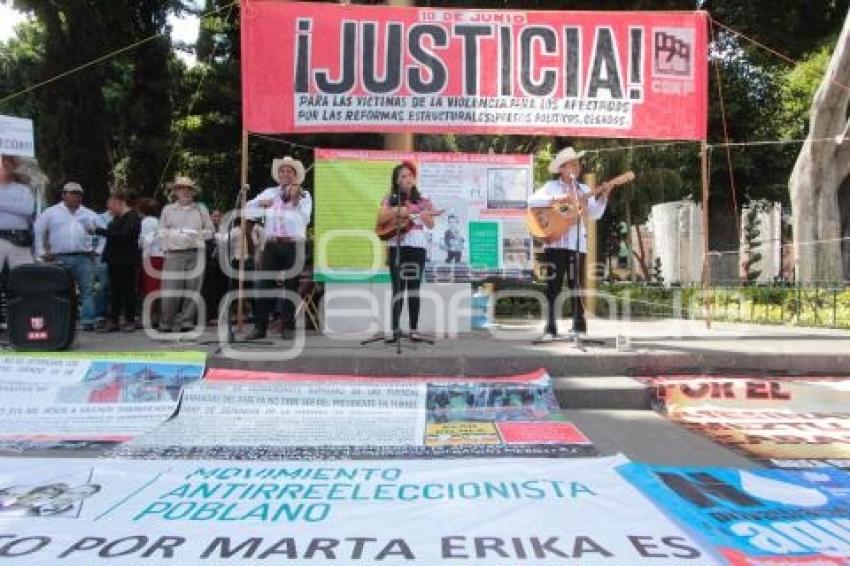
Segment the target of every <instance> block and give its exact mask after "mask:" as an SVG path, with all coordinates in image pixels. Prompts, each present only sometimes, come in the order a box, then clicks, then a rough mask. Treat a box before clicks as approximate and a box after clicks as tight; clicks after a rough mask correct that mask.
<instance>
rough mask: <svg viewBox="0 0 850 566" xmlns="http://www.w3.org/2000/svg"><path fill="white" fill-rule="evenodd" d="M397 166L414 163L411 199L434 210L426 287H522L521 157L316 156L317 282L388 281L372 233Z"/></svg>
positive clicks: (525, 159) (527, 178)
mask: <svg viewBox="0 0 850 566" xmlns="http://www.w3.org/2000/svg"><path fill="white" fill-rule="evenodd" d="M402 161H412V162H413V163H415V164H416V166H417V168H418V171H417V173H418V176H417V186H418V188H419V190H420V192H421V193H422V194H423V195H424V196H425V197H427V198H428V199H430V200H431V202H432V203H433V205H434V207H435V208H436V209H438V210H440V211H442V214H440V215H439V216H437V217H436V218H435V222H434V227H433V229H430V230H426V231H425V234H426V238H427V243H428V245H427V261H426V266H425V280H426V281H429V282H434V281H436V282H453V283H467V282H471V281H480V280H484V279H490V278H499V279H517V280H531V278H532V274H533V241H532V238H531V235H530V234H529V232H528V230H527V229H526V226H525V210H526V203H527V200H528V197H529V196H530V195H531V192H532V191H533V182H534V174H533V157H532V156H531V155H489V154H488V155H475V154H462V153H413V152H410V153H407V152H393V151H373V150H362V151H359V150H331V149H317V150H316V152H315V203H316V204H315V211H314V215H315V242H316V253H315V257H314V263H315V275H314V276H315V278H316V279H317V280H318V281H325V282H328V281H331V282H366V281H379V282H387V281H389V272H388V269H387V263H386V246H387V245H388V244H384V243H382V242H380V240H378V239H377V237H376V236H375V230H374V229H375V223H376V219H377V215H378V211H379V208H380V206H381V202H382V201H383V199H384V198H386V197H387V196H388V195H389V193H390V189H391V176H392V170H393V168H394V167H396V166H397V165H398V164H400V163H401V162H402Z"/></svg>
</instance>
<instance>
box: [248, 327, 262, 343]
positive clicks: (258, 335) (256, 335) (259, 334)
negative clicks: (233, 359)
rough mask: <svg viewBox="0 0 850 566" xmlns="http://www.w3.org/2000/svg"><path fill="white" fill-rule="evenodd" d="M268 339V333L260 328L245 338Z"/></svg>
mask: <svg viewBox="0 0 850 566" xmlns="http://www.w3.org/2000/svg"><path fill="white" fill-rule="evenodd" d="M265 337H266V331H265V330H260V329H259V328H255V329H254V330H252V331H251V333H250V334H248V336H246V337H245V340H262V339H263V338H265Z"/></svg>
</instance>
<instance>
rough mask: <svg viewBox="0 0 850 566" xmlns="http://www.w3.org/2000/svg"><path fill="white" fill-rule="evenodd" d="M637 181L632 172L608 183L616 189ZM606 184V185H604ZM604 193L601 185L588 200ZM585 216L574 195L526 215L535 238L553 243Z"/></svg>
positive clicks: (527, 223) (532, 210)
mask: <svg viewBox="0 0 850 566" xmlns="http://www.w3.org/2000/svg"><path fill="white" fill-rule="evenodd" d="M634 179H635V174H634V173H633V172H632V171H627V172H626V173H623V174H622V175H618V176H616V177H614V178H613V179H611V180H610V181H608V182H607V184H608V185H609V186H610V187H611V189H614V188H615V187H619V186H620V185H625V184H626V183H631V182H632V181H634ZM603 184H604V183H603ZM601 192H602V188H601V185H600V186H599V187H597V188H595V189H593V190H592V191H591V192H590V194H588V195H587V196H588V198H590V197H595V196H598V195H599V194H600V193H601ZM582 214H584V210H583V209H582V206H581V203H580V202H579V200H578V199H577V198H576V197H575V196H574V195H566V196H564V197H559V198H556V199H555V202H553V203H552V204H550V205H549V206H543V207H537V208H532V207H529V208H528V210H527V211H526V213H525V223H526V225H527V226H528V231H529V232H531V235H532V236H534V237H535V238H539V239H541V240H543V241H544V242H553V241H555V240H557V239H558V238H560V237H561V236H563V235H564V234H566V233H567V231H568V230H569V229H570V228H572V227H573V226H574V225H575V224H576V222H578V219H579V218H580V217H581V215H582Z"/></svg>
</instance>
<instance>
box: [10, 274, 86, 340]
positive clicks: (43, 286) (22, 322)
mask: <svg viewBox="0 0 850 566" xmlns="http://www.w3.org/2000/svg"><path fill="white" fill-rule="evenodd" d="M8 309H9V324H8V326H9V343H10V344H11V345H12V347H14V348H15V349H16V350H29V351H33V350H65V349H67V348H68V347H69V346H70V345H71V343H73V341H74V334H75V333H76V327H77V288H76V284H75V282H74V276H73V274H72V273H71V271H70V270H68V269H67V268H65V267H62V266H60V265H53V264H46V263H33V264H27V265H20V266H18V267H16V268H14V269H13V270H12V271H11V272H10V273H9V298H8Z"/></svg>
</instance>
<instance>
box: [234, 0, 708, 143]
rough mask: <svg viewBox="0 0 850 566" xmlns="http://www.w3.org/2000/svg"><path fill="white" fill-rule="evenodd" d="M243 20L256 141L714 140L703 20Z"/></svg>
mask: <svg viewBox="0 0 850 566" xmlns="http://www.w3.org/2000/svg"><path fill="white" fill-rule="evenodd" d="M242 10H243V15H242V25H243V32H242V48H243V53H244V56H243V58H242V61H243V66H242V69H243V85H244V86H243V89H244V92H243V101H244V104H243V112H244V123H245V128H246V129H248V130H249V131H252V132H258V133H260V132H262V133H274V132H316V131H325V132H346V131H348V132H395V131H397V132H405V131H407V132H411V131H415V132H435V133H446V132H456V133H466V134H469V133H517V134H520V133H521V134H557V135H569V136H586V137H617V138H650V139H683V140H700V139H705V136H706V115H707V47H706V35H707V31H706V30H707V25H706V22H707V18H706V15H705V14H704V13H702V12H677V13H667V12H568V11H550V12H548V11H547V12H544V11H505V10H446V9H434V8H388V7H370V6H351V5H333V4H310V3H304V2H292V3H289V2H273V1H253V2H247V3H243V4H242Z"/></svg>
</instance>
